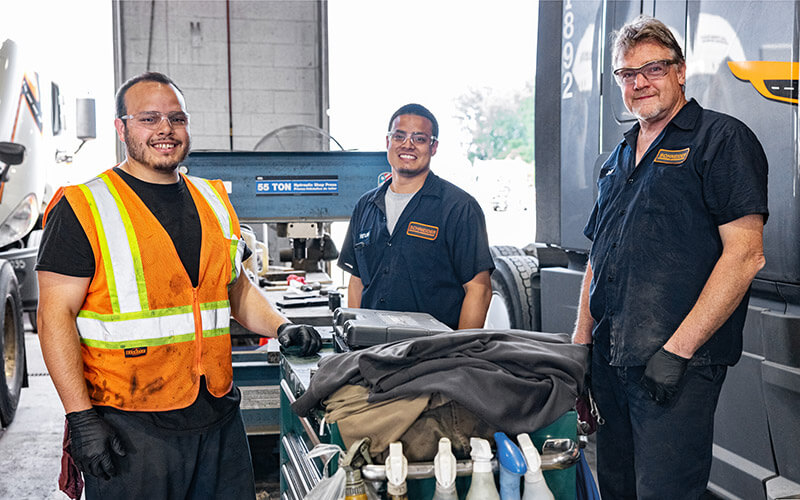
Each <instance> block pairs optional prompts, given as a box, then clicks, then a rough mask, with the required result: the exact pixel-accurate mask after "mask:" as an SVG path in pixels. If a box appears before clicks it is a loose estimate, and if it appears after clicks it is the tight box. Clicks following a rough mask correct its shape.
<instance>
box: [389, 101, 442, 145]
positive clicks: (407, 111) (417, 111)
mask: <svg viewBox="0 0 800 500" xmlns="http://www.w3.org/2000/svg"><path fill="white" fill-rule="evenodd" d="M400 115H417V116H421V117H423V118H427V119H428V120H430V121H431V125H433V127H432V130H431V132H432V133H433V135H434V137H439V122H437V121H436V117H435V116H433V113H431V112H430V110H429V109H428V108H426V107H425V106H423V105H422V104H414V103H411V104H406V105H405V106H401V107H400V109H398V110H397V111H395V112H394V114H393V115H392V117H391V118H389V128H388V129H387V130H388V131H389V132H391V131H392V123H394V119H395V118H397V117H398V116H400Z"/></svg>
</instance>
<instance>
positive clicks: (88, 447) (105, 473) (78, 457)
mask: <svg viewBox="0 0 800 500" xmlns="http://www.w3.org/2000/svg"><path fill="white" fill-rule="evenodd" d="M67 423H68V424H69V438H70V454H71V455H72V459H73V460H74V461H75V464H76V465H77V466H78V468H79V469H80V470H82V471H83V472H85V473H88V474H91V475H93V476H97V477H102V478H104V479H106V480H108V479H109V478H111V476H114V475H116V473H117V471H116V469H115V468H114V462H113V461H112V452H113V453H115V454H117V455H119V456H121V457H124V456H125V449H124V448H123V447H122V443H121V442H120V440H119V437H117V434H116V433H115V432H114V429H112V428H111V426H110V425H108V424H107V423H106V422H105V421H103V419H102V418H100V416H99V415H98V414H97V412H96V411H95V409H94V408H89V409H88V410H83V411H75V412H72V413H67Z"/></svg>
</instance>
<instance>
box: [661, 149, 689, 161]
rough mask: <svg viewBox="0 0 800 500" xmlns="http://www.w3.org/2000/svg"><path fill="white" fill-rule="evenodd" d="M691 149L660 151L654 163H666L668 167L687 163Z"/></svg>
mask: <svg viewBox="0 0 800 500" xmlns="http://www.w3.org/2000/svg"><path fill="white" fill-rule="evenodd" d="M689 149H690V148H686V149H680V150H677V151H673V150H670V149H659V150H658V154H657V155H656V159H655V160H653V161H655V162H656V163H666V164H667V165H680V164H681V163H683V162H685V161H686V158H687V157H688V156H689Z"/></svg>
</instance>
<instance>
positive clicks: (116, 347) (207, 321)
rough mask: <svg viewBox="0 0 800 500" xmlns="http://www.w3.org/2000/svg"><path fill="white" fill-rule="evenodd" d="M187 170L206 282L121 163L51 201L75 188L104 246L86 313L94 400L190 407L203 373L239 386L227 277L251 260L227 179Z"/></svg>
mask: <svg viewBox="0 0 800 500" xmlns="http://www.w3.org/2000/svg"><path fill="white" fill-rule="evenodd" d="M183 179H184V180H185V181H186V185H187V186H188V188H189V192H190V193H191V196H192V199H193V200H194V203H195V206H196V207H197V212H198V214H199V216H200V225H201V227H202V246H201V250H200V275H199V282H198V286H197V288H194V287H192V283H191V280H190V278H189V275H188V274H187V272H186V270H185V269H184V267H183V264H182V263H181V260H180V258H179V257H178V252H177V250H176V249H175V246H174V244H173V242H172V240H171V239H170V237H169V235H168V234H167V232H166V230H165V229H164V228H163V226H161V224H160V223H159V222H158V220H157V219H156V217H155V216H154V215H153V213H152V212H150V210H149V209H148V208H147V207H146V206H145V204H144V203H143V202H142V200H141V199H140V198H139V197H138V196H137V195H136V194H135V193H134V191H133V190H132V189H131V188H130V186H128V184H127V183H126V182H125V181H124V180H123V179H122V178H121V177H120V176H119V175H118V174H117V173H115V172H114V171H113V169H112V170H108V171H106V172H104V173H103V174H101V175H100V176H98V177H96V178H95V179H93V180H91V181H89V182H87V183H86V184H82V185H78V186H69V187H65V188H61V189H60V190H59V191H58V192H57V193H56V195H55V196H54V197H53V200H52V201H51V202H50V205H49V206H48V208H47V212H48V213H49V210H50V209H51V208H52V207H53V206H55V204H56V203H57V202H58V200H59V199H60V198H61V197H62V196H65V197H66V198H67V200H68V201H69V204H70V206H71V207H72V209H73V211H74V212H75V215H76V216H77V218H78V220H79V221H80V224H81V226H82V227H83V229H84V231H85V232H86V236H87V237H88V239H89V243H90V244H91V246H92V251H93V252H94V257H95V272H94V276H93V277H92V280H91V283H90V285H89V289H88V292H87V295H86V299H85V300H84V303H83V305H82V306H81V310H80V312H79V313H78V317H77V328H78V333H79V334H80V340H81V349H82V354H83V363H84V377H85V378H86V385H87V387H88V389H89V397H90V398H91V401H92V404H94V405H104V406H113V407H115V408H119V409H122V410H129V411H164V410H173V409H178V408H185V407H187V406H189V405H190V404H192V403H193V402H194V401H195V399H196V398H197V394H198V391H199V389H200V376H201V375H205V377H206V384H207V386H208V390H209V392H210V393H211V394H213V395H214V396H216V397H221V396H224V395H225V394H226V393H227V392H228V391H230V388H231V385H232V383H233V373H232V366H231V341H230V332H229V324H230V302H229V300H228V289H227V287H228V285H229V284H230V283H233V281H235V280H236V278H237V277H238V275H239V273H240V270H241V259H242V253H243V251H244V244H243V242H242V240H241V235H240V232H239V221H238V219H237V217H236V214H235V212H234V211H233V207H232V206H231V204H230V201H229V200H228V196H227V194H226V192H225V188H224V186H223V184H222V182H221V181H218V180H217V181H208V180H205V179H200V178H197V177H189V176H183ZM46 215H47V214H46ZM46 215H45V217H46ZM45 221H46V218H45Z"/></svg>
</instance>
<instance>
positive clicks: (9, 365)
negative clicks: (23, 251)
mask: <svg viewBox="0 0 800 500" xmlns="http://www.w3.org/2000/svg"><path fill="white" fill-rule="evenodd" d="M0 298H1V299H2V304H3V309H2V314H0V351H2V354H3V355H2V357H1V358H0V425H2V426H3V427H6V426H8V425H9V424H10V423H11V421H12V420H14V414H15V413H16V412H17V403H19V394H20V391H21V390H22V382H23V378H24V376H25V375H24V374H25V330H24V328H23V323H22V298H21V297H20V293H19V285H18V284H17V277H16V276H15V275H14V270H13V269H12V268H11V264H9V263H8V261H0Z"/></svg>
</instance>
